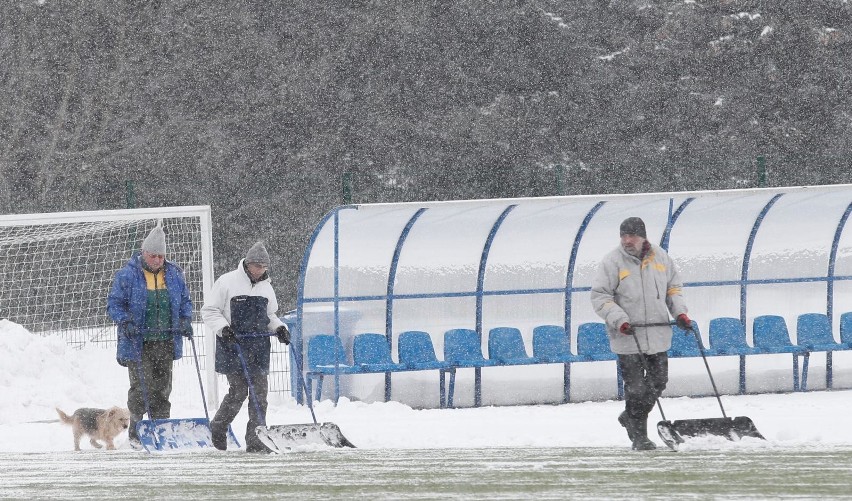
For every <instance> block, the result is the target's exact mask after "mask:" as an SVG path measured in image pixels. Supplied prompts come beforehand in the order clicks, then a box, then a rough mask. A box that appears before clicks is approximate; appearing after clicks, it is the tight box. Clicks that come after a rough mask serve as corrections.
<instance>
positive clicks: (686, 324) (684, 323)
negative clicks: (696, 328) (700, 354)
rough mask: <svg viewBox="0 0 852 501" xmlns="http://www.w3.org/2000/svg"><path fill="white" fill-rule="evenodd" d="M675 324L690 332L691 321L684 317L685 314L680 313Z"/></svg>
mask: <svg viewBox="0 0 852 501" xmlns="http://www.w3.org/2000/svg"><path fill="white" fill-rule="evenodd" d="M675 324H677V326H678V327H680V328H681V329H683V330H685V331H690V330H692V320H690V319H689V317H687V316H686V313H681V314H680V315H678V316H677V318H676V319H675Z"/></svg>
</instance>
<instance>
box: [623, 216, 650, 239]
mask: <svg viewBox="0 0 852 501" xmlns="http://www.w3.org/2000/svg"><path fill="white" fill-rule="evenodd" d="M624 235H637V236H640V237H642V238H648V237H647V235H646V234H645V222H644V221H642V220H641V219H639V218H638V217H628V218H627V219H625V220H624V221H622V222H621V228H619V236H624Z"/></svg>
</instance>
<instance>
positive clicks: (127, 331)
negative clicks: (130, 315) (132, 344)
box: [122, 322, 139, 339]
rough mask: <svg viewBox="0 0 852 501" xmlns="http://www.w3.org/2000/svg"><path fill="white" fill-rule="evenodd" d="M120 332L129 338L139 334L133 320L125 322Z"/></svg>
mask: <svg viewBox="0 0 852 501" xmlns="http://www.w3.org/2000/svg"><path fill="white" fill-rule="evenodd" d="M122 332H123V333H124V335H125V337H128V338H130V339H133V338H135V337H136V335H137V334H139V330H138V329H137V328H136V324H134V323H133V322H126V323H125V324H124V328H123V329H122Z"/></svg>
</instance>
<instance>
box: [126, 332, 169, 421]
mask: <svg viewBox="0 0 852 501" xmlns="http://www.w3.org/2000/svg"><path fill="white" fill-rule="evenodd" d="M173 362H174V342H173V341H171V340H168V341H148V342H146V343H144V344H143V345H142V362H141V366H142V373H143V374H142V377H141V378H140V375H139V366H140V363H136V362H131V363H130V364H128V366H127V373H128V375H129V376H130V389H129V390H127V408H128V410H130V430H129V431H128V435H129V436H130V438H138V437H137V436H136V423H137V422H138V421H139V420H141V419H142V416H143V415H144V414H145V412H146V410H145V397H146V396H147V398H148V409H149V410H150V412H151V413H150V415H149V416H148V418H149V419H167V418H168V417H169V416H170V413H171V410H172V403H171V402H169V396H170V395H171V394H172V366H173Z"/></svg>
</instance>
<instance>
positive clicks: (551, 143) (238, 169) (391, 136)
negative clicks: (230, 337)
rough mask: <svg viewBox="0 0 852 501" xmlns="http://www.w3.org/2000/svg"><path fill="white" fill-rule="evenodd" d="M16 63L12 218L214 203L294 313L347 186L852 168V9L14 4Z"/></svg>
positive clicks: (603, 181) (793, 179)
mask: <svg viewBox="0 0 852 501" xmlns="http://www.w3.org/2000/svg"><path fill="white" fill-rule="evenodd" d="M0 61H2V64H0V213H30V212H52V211H75V210H97V209H118V208H124V207H127V206H128V205H134V206H135V207H156V206H172V205H197V204H209V205H211V206H212V209H213V223H214V234H213V241H214V252H215V256H216V264H215V268H216V270H215V273H216V275H217V276H218V275H219V274H221V273H224V272H225V271H228V270H230V269H232V268H233V267H234V266H235V265H236V262H237V260H238V259H239V258H240V257H242V256H243V255H244V252H245V250H246V249H247V248H248V247H249V246H250V245H251V244H252V243H253V242H254V241H255V240H256V239H265V240H266V241H267V246H268V248H269V249H270V252H271V254H273V265H274V267H275V270H274V272H273V273H274V282H275V283H276V287H277V289H278V293H279V299H280V302H281V303H282V305H283V306H284V307H285V308H289V307H292V306H293V304H294V301H295V279H296V276H297V269H298V262H299V260H300V259H301V256H302V252H303V249H304V246H305V243H306V241H307V238H308V236H309V234H310V231H311V229H312V228H313V227H314V225H315V224H316V223H317V222H318V221H319V219H320V218H321V217H322V215H323V214H325V213H326V212H328V211H329V210H330V209H331V208H332V207H334V206H336V205H339V204H341V203H343V201H344V189H343V186H344V185H345V186H347V189H346V190H345V191H346V192H347V193H346V196H347V198H348V197H350V196H351V201H352V202H355V203H365V202H389V201H414V200H450V199H467V198H494V197H526V196H543V195H555V194H589V193H629V192H649V191H669V190H700V189H721V188H740V187H752V186H757V185H758V175H757V167H756V158H757V157H758V156H763V157H765V158H766V165H767V176H766V185H768V186H785V185H803V184H833V183H849V182H852V161H850V158H852V2H850V1H849V0H766V1H762V0H751V1H747V0H718V1H709V0H677V1H663V0H637V1H631V0H611V1H603V0H571V1H565V0H563V1H554V0H529V1H525V0H513V1H509V0H478V1H473V0H455V1H445V0H418V1H411V0H393V1H387V0H373V1H366V0H347V1H345V2H339V1H334V0H331V1H328V2H305V1H302V0H294V1H290V2H242V1H240V2H236V1H224V2H201V1H191V0H183V1H182V0H175V1H171V2H164V1H157V0H154V1H149V2H131V1H127V0H119V1H115V0H88V1H85V2H81V1H79V0H58V1H54V0H43V1H38V2H36V1H6V2H2V3H0ZM344 181H345V182H344Z"/></svg>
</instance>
